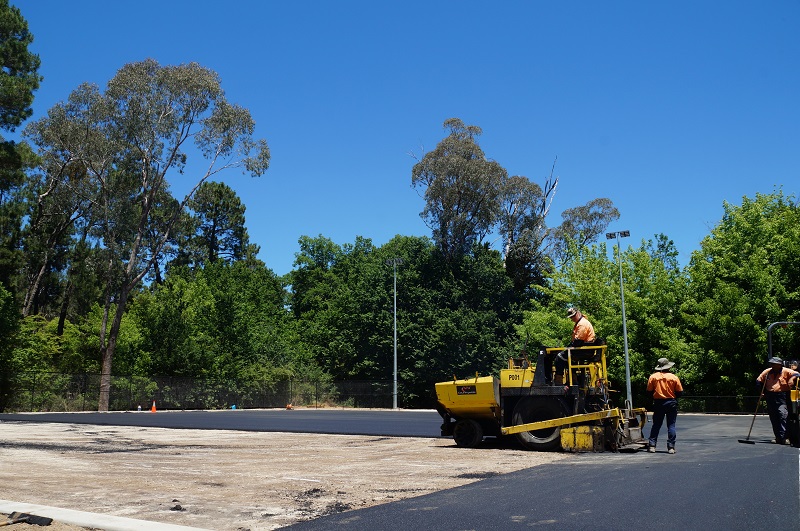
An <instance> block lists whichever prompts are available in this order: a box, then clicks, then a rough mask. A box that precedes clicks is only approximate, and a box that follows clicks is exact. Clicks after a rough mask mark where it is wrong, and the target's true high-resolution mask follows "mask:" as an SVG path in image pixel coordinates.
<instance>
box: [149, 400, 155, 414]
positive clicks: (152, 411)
mask: <svg viewBox="0 0 800 531" xmlns="http://www.w3.org/2000/svg"><path fill="white" fill-rule="evenodd" d="M155 412H156V401H155V400H153V407H151V408H150V413H155Z"/></svg>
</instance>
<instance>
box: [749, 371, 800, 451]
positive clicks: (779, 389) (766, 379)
mask: <svg viewBox="0 0 800 531" xmlns="http://www.w3.org/2000/svg"><path fill="white" fill-rule="evenodd" d="M767 363H769V369H766V370H764V372H762V373H761V374H759V375H758V378H756V382H757V387H758V388H759V390H762V389H763V392H764V398H765V399H766V401H767V412H768V413H769V421H770V422H771V423H772V433H773V434H774V435H775V438H774V439H772V442H773V443H775V444H791V442H790V441H789V439H787V438H786V420H787V419H788V418H789V407H788V400H787V397H786V395H787V394H788V392H789V391H790V390H791V388H792V386H793V385H794V382H795V379H796V376H795V375H794V374H795V373H794V371H792V370H791V369H787V368H786V367H784V366H783V360H782V359H780V358H770V359H769V361H768V362H767Z"/></svg>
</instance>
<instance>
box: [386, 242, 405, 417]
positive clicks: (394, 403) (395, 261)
mask: <svg viewBox="0 0 800 531" xmlns="http://www.w3.org/2000/svg"><path fill="white" fill-rule="evenodd" d="M402 263H403V259H402V258H390V259H389V260H386V265H390V266H392V271H393V273H394V390H393V391H392V409H397V266H399V265H400V264H402Z"/></svg>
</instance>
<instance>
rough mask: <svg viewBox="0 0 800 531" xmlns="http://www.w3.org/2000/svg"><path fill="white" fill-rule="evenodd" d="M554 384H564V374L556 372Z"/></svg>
mask: <svg viewBox="0 0 800 531" xmlns="http://www.w3.org/2000/svg"><path fill="white" fill-rule="evenodd" d="M553 383H554V384H555V385H564V376H563V375H561V374H556V377H555V379H554V380H553Z"/></svg>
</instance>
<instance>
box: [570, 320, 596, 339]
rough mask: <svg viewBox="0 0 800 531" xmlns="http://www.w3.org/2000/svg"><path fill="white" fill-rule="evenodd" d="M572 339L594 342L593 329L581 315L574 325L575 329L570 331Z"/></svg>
mask: <svg viewBox="0 0 800 531" xmlns="http://www.w3.org/2000/svg"><path fill="white" fill-rule="evenodd" d="M572 339H579V340H581V341H585V342H587V343H589V342H591V341H594V327H593V326H592V323H590V322H589V319H587V318H586V317H584V316H582V315H581V318H580V319H578V322H577V323H575V328H573V329H572Z"/></svg>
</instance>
